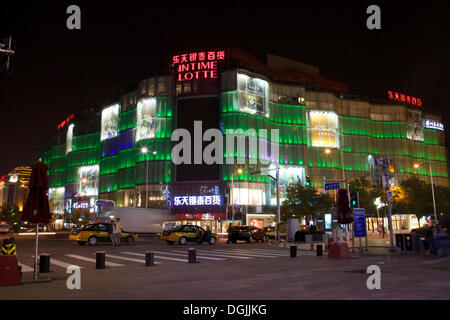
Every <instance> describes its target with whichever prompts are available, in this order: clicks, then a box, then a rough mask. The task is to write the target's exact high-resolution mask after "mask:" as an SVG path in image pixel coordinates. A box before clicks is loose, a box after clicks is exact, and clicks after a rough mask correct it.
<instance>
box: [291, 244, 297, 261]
mask: <svg viewBox="0 0 450 320" xmlns="http://www.w3.org/2000/svg"><path fill="white" fill-rule="evenodd" d="M296 257H297V245H296V244H291V258H296Z"/></svg>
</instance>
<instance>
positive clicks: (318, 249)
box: [316, 244, 323, 257]
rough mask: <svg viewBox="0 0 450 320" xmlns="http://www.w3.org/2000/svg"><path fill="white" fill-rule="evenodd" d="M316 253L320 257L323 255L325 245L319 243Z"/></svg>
mask: <svg viewBox="0 0 450 320" xmlns="http://www.w3.org/2000/svg"><path fill="white" fill-rule="evenodd" d="M316 250H317V251H316V254H317V256H318V257H321V256H322V255H323V246H322V245H321V244H318V245H317V246H316Z"/></svg>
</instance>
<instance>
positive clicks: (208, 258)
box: [152, 250, 225, 261]
mask: <svg viewBox="0 0 450 320" xmlns="http://www.w3.org/2000/svg"><path fill="white" fill-rule="evenodd" d="M152 252H153V253H158V254H168V255H173V256H183V257H186V256H187V255H188V253H187V252H184V253H183V252H180V251H179V252H180V253H172V252H162V251H155V250H153V251H152ZM196 257H197V258H198V259H205V260H216V261H221V260H225V259H222V258H214V257H206V256H202V255H198V254H196Z"/></svg>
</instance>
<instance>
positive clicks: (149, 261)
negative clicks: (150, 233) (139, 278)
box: [145, 251, 155, 267]
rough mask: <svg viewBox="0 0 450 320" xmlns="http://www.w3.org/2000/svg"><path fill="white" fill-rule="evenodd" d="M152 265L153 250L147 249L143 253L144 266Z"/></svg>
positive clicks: (153, 258) (153, 263) (153, 262)
mask: <svg viewBox="0 0 450 320" xmlns="http://www.w3.org/2000/svg"><path fill="white" fill-rule="evenodd" d="M153 265H155V255H154V254H153V252H149V251H147V252H146V253H145V266H146V267H151V266H153Z"/></svg>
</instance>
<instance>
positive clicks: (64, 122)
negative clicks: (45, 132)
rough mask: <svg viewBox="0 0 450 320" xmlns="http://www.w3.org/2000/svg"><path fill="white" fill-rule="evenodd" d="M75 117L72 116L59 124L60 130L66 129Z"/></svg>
mask: <svg viewBox="0 0 450 320" xmlns="http://www.w3.org/2000/svg"><path fill="white" fill-rule="evenodd" d="M74 117H75V115H74V114H71V115H70V116H69V117H68V118H67V119H66V120H64V121H63V122H61V123H60V124H58V130H61V129H62V128H64V127H65V126H66V125H67V124H68V123H69V122H70V121H71V120H73V118H74Z"/></svg>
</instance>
